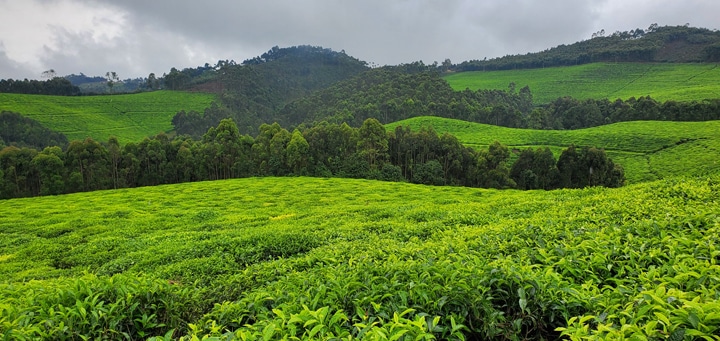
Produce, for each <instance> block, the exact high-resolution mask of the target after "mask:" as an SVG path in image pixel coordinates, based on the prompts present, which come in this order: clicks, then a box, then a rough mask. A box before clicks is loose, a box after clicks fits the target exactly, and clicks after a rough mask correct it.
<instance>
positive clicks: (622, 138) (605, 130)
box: [386, 117, 720, 183]
mask: <svg viewBox="0 0 720 341" xmlns="http://www.w3.org/2000/svg"><path fill="white" fill-rule="evenodd" d="M397 126H410V127H411V128H412V129H413V130H418V129H420V127H423V126H426V127H427V126H431V127H433V129H434V130H435V131H436V132H438V133H440V134H442V133H445V132H447V133H450V134H452V135H455V136H456V137H457V138H458V140H460V142H462V143H463V144H465V145H468V146H483V147H484V146H487V145H489V144H491V143H492V142H493V141H496V140H497V141H500V142H501V143H503V144H505V145H508V146H509V147H511V148H514V149H522V148H526V147H533V148H534V147H540V146H542V147H545V146H547V147H550V149H551V150H552V151H553V153H554V154H555V156H556V157H558V156H559V154H560V151H561V150H562V149H564V148H567V146H569V145H570V144H575V145H576V146H595V147H598V148H604V149H605V151H606V152H607V154H608V155H609V156H610V157H611V158H612V159H613V160H614V161H615V162H616V163H619V164H621V165H622V166H623V167H624V169H625V177H626V178H627V181H628V182H629V183H637V182H643V181H651V180H655V179H662V178H667V177H673V176H681V175H688V176H695V175H704V174H711V173H717V172H719V171H720V161H719V160H718V155H720V121H709V122H658V121H635V122H621V123H615V124H610V125H605V126H600V127H594V128H587V129H578V130H532V129H514V128H505V127H497V126H492V125H487V124H480V123H472V122H466V121H460V120H453V119H446V118H439V117H415V118H411V119H407V120H403V121H398V122H394V123H392V124H388V125H386V127H387V129H389V130H392V129H394V128H395V127H397Z"/></svg>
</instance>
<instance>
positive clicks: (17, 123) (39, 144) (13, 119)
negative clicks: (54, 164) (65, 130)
mask: <svg viewBox="0 0 720 341" xmlns="http://www.w3.org/2000/svg"><path fill="white" fill-rule="evenodd" d="M0 141H2V142H3V143H0V148H2V147H4V144H10V145H13V146H19V147H30V148H36V149H43V148H45V147H50V146H62V145H65V144H67V142H68V140H67V138H66V137H65V135H63V134H61V133H58V132H54V131H52V130H50V129H48V128H46V127H44V126H43V125H42V124H40V123H39V122H37V121H35V120H33V119H31V118H28V117H23V116H22V115H20V114H17V113H13V112H9V111H1V112H0Z"/></svg>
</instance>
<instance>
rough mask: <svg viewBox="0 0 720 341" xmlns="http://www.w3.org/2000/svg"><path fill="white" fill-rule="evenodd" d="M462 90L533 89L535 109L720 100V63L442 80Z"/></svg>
mask: <svg viewBox="0 0 720 341" xmlns="http://www.w3.org/2000/svg"><path fill="white" fill-rule="evenodd" d="M443 78H444V79H445V80H446V81H447V82H448V83H449V84H450V86H451V87H452V88H453V89H455V90H458V91H461V90H465V89H466V88H469V89H471V90H477V89H507V87H508V84H510V83H515V84H516V86H517V87H518V88H519V87H523V86H526V85H527V86H529V87H530V90H531V91H532V94H533V100H534V103H535V104H547V103H549V102H551V101H553V100H555V99H556V98H558V97H564V96H571V97H574V98H577V99H603V98H607V99H610V100H615V99H617V98H620V99H623V100H626V99H628V98H630V97H635V98H639V97H641V96H651V97H652V98H654V99H655V100H658V101H669V100H672V101H685V102H687V101H693V100H695V101H701V100H703V99H710V98H720V84H719V83H718V82H717V80H718V79H720V68H718V65H717V64H683V63H663V64H659V63H593V64H586V65H579V66H566V67H548V68H539V69H525V70H507V71H486V72H483V71H474V72H457V73H450V74H447V75H446V76H444V77H443Z"/></svg>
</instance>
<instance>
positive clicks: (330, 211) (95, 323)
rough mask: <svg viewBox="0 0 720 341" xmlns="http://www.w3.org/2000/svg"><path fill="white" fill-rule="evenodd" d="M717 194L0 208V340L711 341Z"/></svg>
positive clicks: (624, 192) (140, 199)
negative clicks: (694, 340)
mask: <svg viewBox="0 0 720 341" xmlns="http://www.w3.org/2000/svg"><path fill="white" fill-rule="evenodd" d="M718 183H720V178H718V177H717V176H711V177H709V178H698V179H689V178H688V179H673V180H665V181H657V182H652V183H645V184H640V185H633V186H629V187H625V188H620V189H599V188H593V189H586V190H559V191H550V192H543V191H530V192H521V191H497V190H481V189H471V188H458V187H428V186H421V185H411V184H402V183H389V182H377V181H367V180H342V179H309V178H261V179H256V178H251V179H237V180H228V181H216V182H201V183H187V184H180V185H172V186H158V187H143V188H135V189H125V190H116V191H102V192H94V193H82V194H73V195H63V196H53V197H42V198H33V199H12V200H6V201H3V205H0V216H2V217H3V219H2V220H0V235H1V236H2V238H0V278H2V280H0V333H1V334H3V335H5V336H6V337H9V338H10V339H24V338H27V339H70V338H79V337H81V336H82V337H84V338H110V339H114V338H126V339H141V338H142V339H145V338H147V337H149V336H155V335H157V336H160V337H162V336H163V335H165V338H160V339H169V338H178V337H180V336H182V335H186V336H187V338H186V339H191V338H192V337H193V336H196V337H198V339H202V337H203V336H205V335H208V336H215V337H217V339H220V340H229V339H232V338H234V339H281V338H283V337H286V338H290V337H297V338H299V339H330V338H341V339H349V337H350V336H352V339H367V340H377V339H385V338H388V337H397V338H398V339H400V340H405V339H407V338H412V339H416V338H418V337H423V336H424V337H426V338H429V337H431V336H432V337H434V338H436V339H461V338H463V339H498V340H504V339H513V338H514V337H516V336H517V337H522V338H526V339H558V338H559V337H560V333H563V334H564V335H565V336H564V337H566V338H569V337H570V336H575V337H580V336H583V337H586V338H588V339H590V340H601V339H621V338H625V339H630V338H665V337H667V336H668V335H676V336H674V337H673V338H674V339H682V335H693V336H694V337H700V336H708V337H712V335H717V332H718V330H720V320H718V319H717V316H718V314H720V305H719V304H718V302H717V297H716V291H717V289H718V288H720V281H719V280H718V278H720V273H719V272H718V271H720V270H719V268H718V266H717V264H716V263H717V261H718V260H717V255H718V252H719V251H718V249H717V246H716V245H718V243H719V242H720V240H718V236H720V230H719V229H720V225H718V216H717V212H718V211H720V207H719V206H718V205H719V203H720V187H719V186H718ZM168 193H173V194H172V195H168ZM383 335H384V336H385V338H383V337H382V336H383ZM403 336H404V337H405V338H403Z"/></svg>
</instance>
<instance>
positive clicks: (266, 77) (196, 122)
mask: <svg viewBox="0 0 720 341" xmlns="http://www.w3.org/2000/svg"><path fill="white" fill-rule="evenodd" d="M368 69H369V68H368V67H367V65H366V63H365V62H362V61H360V60H358V59H356V58H353V57H351V56H348V55H347V54H345V52H344V51H341V52H336V51H333V50H331V49H327V48H322V47H315V46H294V47H288V48H278V47H274V48H272V49H270V50H269V51H268V52H266V53H263V54H262V55H260V56H258V57H255V58H252V59H248V60H245V61H244V62H243V63H242V64H236V63H234V62H223V63H219V65H218V66H216V67H215V68H214V69H213V70H211V71H205V72H203V73H201V75H200V76H198V77H191V76H189V75H186V74H191V73H192V72H193V70H191V69H189V70H183V71H177V72H171V73H170V74H168V75H166V76H165V77H164V78H165V83H168V79H169V78H171V79H172V81H173V82H174V83H173V84H174V85H173V86H172V88H174V89H188V90H193V91H210V92H214V93H217V94H218V95H219V104H220V105H219V106H217V107H215V108H209V109H208V110H205V111H195V112H185V113H182V114H179V115H177V116H176V117H174V119H173V124H174V126H175V129H176V131H177V133H178V134H188V135H191V136H194V137H200V136H202V134H204V133H205V132H206V131H207V130H208V129H209V128H210V127H213V126H216V125H217V124H218V123H219V122H220V120H221V119H223V118H228V117H229V118H232V119H233V120H235V122H236V123H237V125H238V128H239V129H240V131H241V132H242V133H256V132H257V128H258V127H259V126H260V125H261V124H262V123H272V122H274V121H278V119H279V118H278V116H277V114H276V113H277V111H278V110H279V109H280V108H282V106H284V105H285V104H286V103H289V102H291V101H293V100H296V99H299V98H302V97H305V96H308V95H310V94H311V93H313V92H314V91H316V90H320V89H324V88H326V87H329V86H331V85H333V84H335V83H337V82H339V81H342V80H345V79H348V78H351V77H353V76H355V75H357V74H360V73H362V72H364V71H367V70H368ZM171 76H172V77H171Z"/></svg>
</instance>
